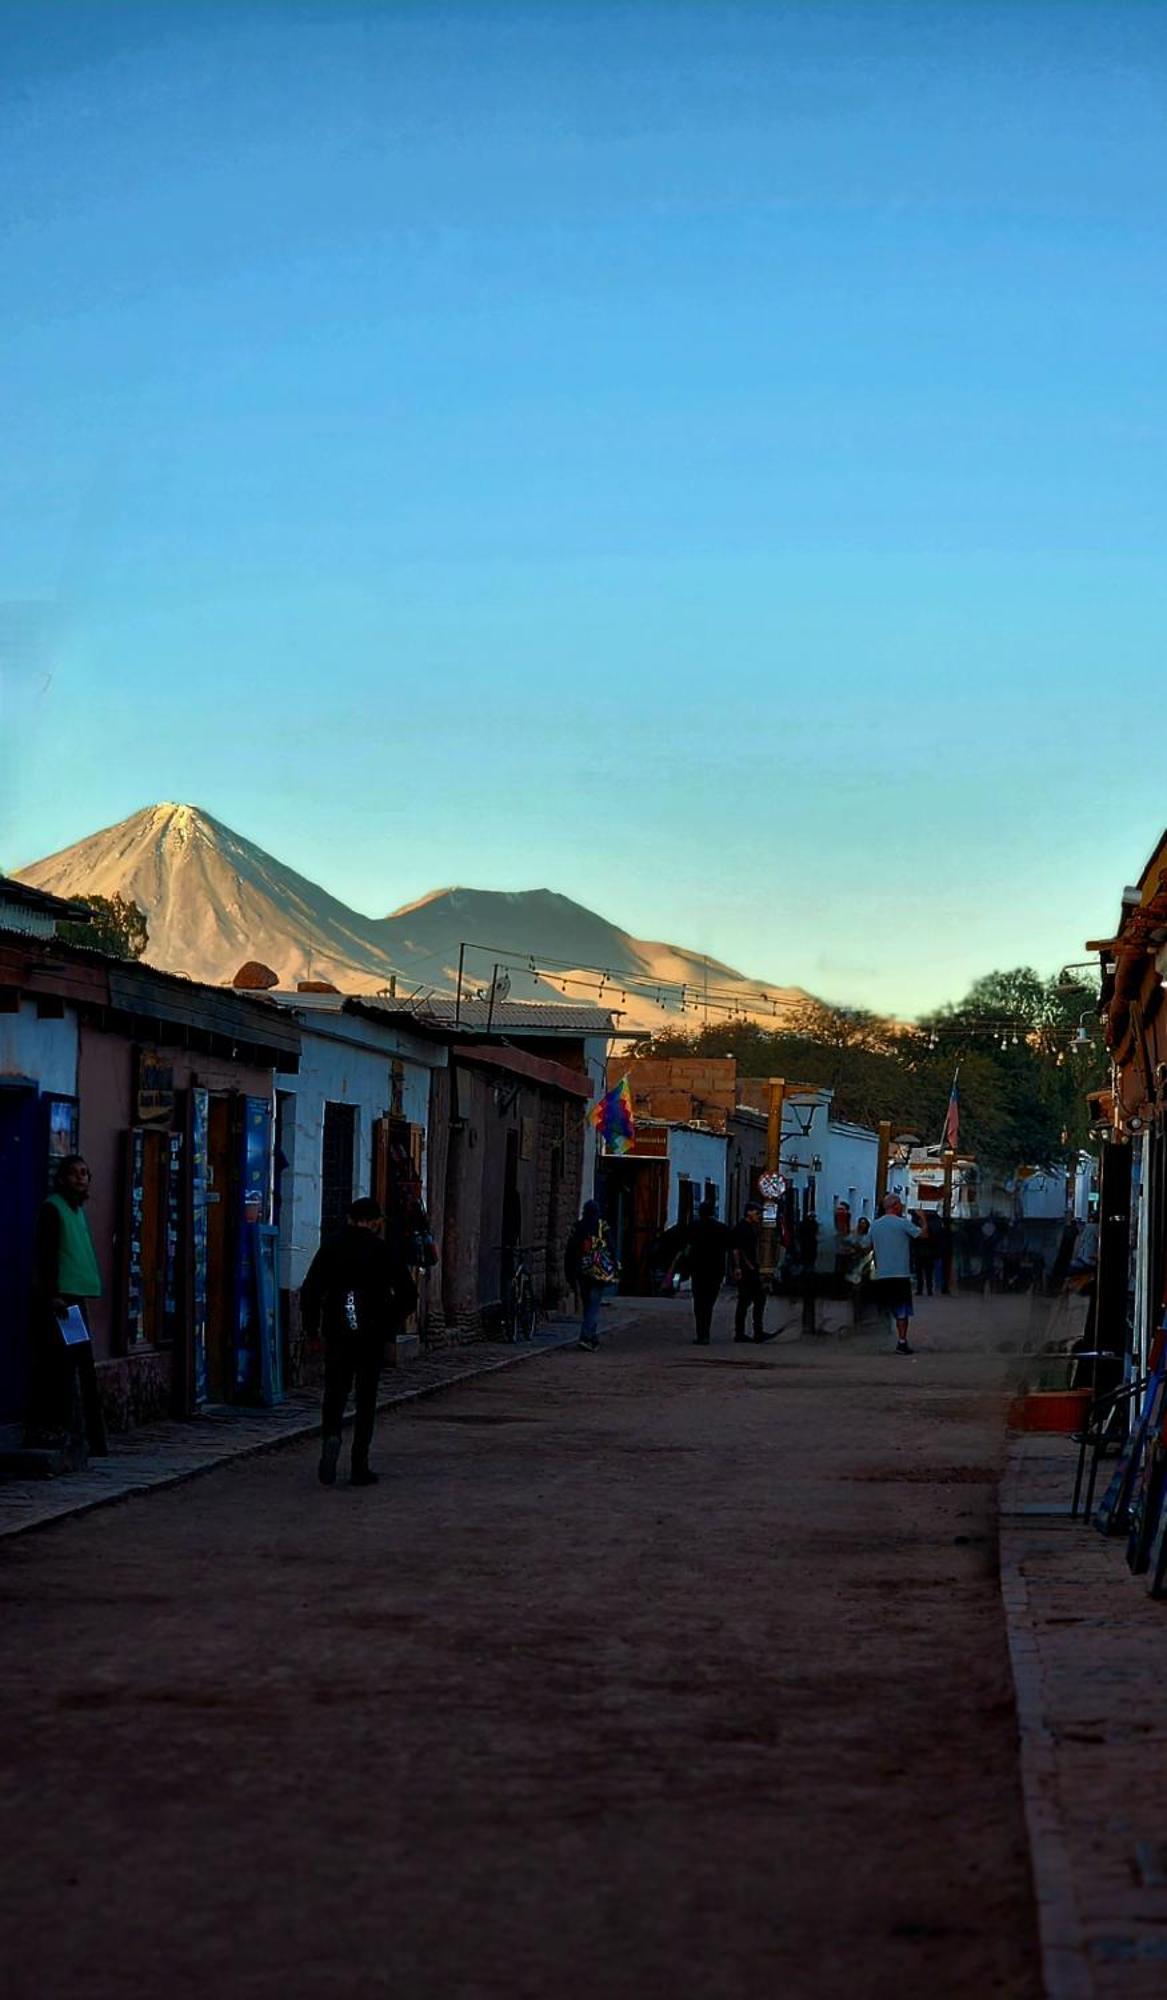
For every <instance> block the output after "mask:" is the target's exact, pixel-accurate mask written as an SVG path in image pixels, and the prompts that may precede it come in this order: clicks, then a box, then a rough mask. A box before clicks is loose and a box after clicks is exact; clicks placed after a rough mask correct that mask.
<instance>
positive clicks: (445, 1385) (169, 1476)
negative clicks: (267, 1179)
mask: <svg viewBox="0 0 1167 2000" xmlns="http://www.w3.org/2000/svg"><path fill="white" fill-rule="evenodd" d="M631 1317H632V1315H631V1314H626V1313H625V1314H621V1315H620V1317H619V1318H618V1319H615V1320H606V1321H605V1323H604V1332H605V1333H606V1334H607V1333H616V1332H619V1331H620V1329H621V1328H622V1327H623V1326H626V1325H627V1324H628V1322H629V1320H630V1319H631ZM578 1338H579V1332H578V1327H577V1325H576V1324H575V1322H574V1321H573V1323H572V1325H571V1327H570V1328H567V1327H564V1328H563V1329H562V1331H556V1332H553V1333H552V1334H550V1335H549V1336H546V1337H544V1338H542V1339H536V1340H532V1341H529V1342H523V1343H521V1344H520V1345H517V1346H516V1348H515V1350H514V1352H513V1353H508V1354H501V1355H500V1354H498V1353H496V1352H492V1353H491V1354H490V1356H489V1357H488V1358H484V1359H483V1360H482V1361H480V1362H479V1363H478V1364H477V1365H474V1366H470V1367H460V1368H457V1369H455V1370H454V1371H453V1372H451V1373H450V1374H448V1375H442V1376H441V1377H440V1379H439V1380H437V1381H431V1382H418V1383H415V1384H414V1385H412V1386H409V1385H407V1384H403V1385H402V1387H401V1388H399V1389H391V1390H389V1391H388V1392H387V1393H386V1394H384V1395H382V1396H381V1397H380V1398H379V1399H378V1402H377V1412H378V1415H380V1414H381V1413H382V1412H384V1411H386V1410H393V1409H398V1408H401V1407H403V1406H406V1405H408V1404H410V1403H416V1402H420V1401H422V1400H423V1399H424V1398H426V1397H429V1396H437V1395H440V1394H441V1393H442V1391H443V1390H445V1389H456V1388H460V1387H461V1385H462V1384H463V1383H464V1382H470V1381H473V1380H474V1379H475V1378H476V1377H478V1376H481V1375H491V1374H496V1373H497V1372H498V1371H499V1370H500V1369H503V1368H513V1367H515V1366H517V1364H518V1363H519V1362H521V1361H533V1360H535V1359H536V1357H537V1356H539V1355H542V1354H558V1353H562V1351H563V1350H564V1349H565V1348H572V1347H574V1346H575V1345H576V1342H577V1340H578ZM352 1421H353V1418H352V1413H351V1412H349V1413H348V1414H347V1415H346V1416H345V1420H344V1422H345V1428H346V1429H347V1428H348V1427H349V1426H350V1425H351V1424H352ZM319 1435H320V1416H319V1412H318V1411H317V1412H316V1413H315V1414H314V1415H313V1416H311V1417H305V1418H304V1419H303V1421H302V1422H300V1423H295V1424H289V1425H288V1426H287V1428H285V1429H281V1430H278V1431H275V1432H273V1433H272V1435H271V1436H268V1437H251V1438H247V1439H236V1440H235V1441H234V1442H231V1441H230V1437H229V1432H228V1433H227V1435H226V1436H225V1437H224V1441H223V1442H224V1446H225V1449H223V1450H222V1451H219V1452H208V1453H207V1455H206V1456H205V1457H204V1458H202V1459H201V1460H200V1461H199V1462H198V1463H195V1464H191V1463H186V1464H179V1465H175V1466H173V1467H171V1468H169V1469H165V1468H163V1469H158V1470H155V1471H152V1472H151V1473H150V1474H149V1475H148V1476H147V1477H145V1478H143V1477H141V1476H140V1475H139V1476H138V1477H136V1478H135V1476H134V1474H133V1472H132V1471H130V1470H128V1469H127V1473H126V1477H125V1478H124V1479H123V1480H121V1481H118V1482H117V1483H114V1482H113V1481H111V1483H110V1486H109V1489H108V1491H105V1492H99V1493H94V1492H89V1493H85V1494H80V1493H79V1494H78V1495H77V1497H76V1499H73V1500H70V1499H69V1498H68V1497H67V1496H66V1498H65V1504H64V1505H62V1506H59V1507H54V1508H53V1510H52V1511H51V1512H48V1511H45V1512H42V1513H38V1514H36V1515H34V1516H33V1517H31V1518H30V1519H28V1520H19V1519H18V1520H14V1521H3V1522H0V1541H10V1540H12V1539H13V1538H14V1537H15V1536H17V1535H31V1534H35V1533H36V1532H37V1531H38V1530H40V1529H43V1528H54V1527H56V1526H57V1524H58V1523H59V1522H61V1521H75V1520H77V1519H78V1518H79V1517H80V1516H81V1515H83V1514H91V1513H93V1512H94V1511H95V1510H96V1509H97V1508H99V1507H112V1506H115V1505H116V1504H118V1503H119V1502H120V1501H123V1500H132V1499H137V1498H139V1497H141V1496H144V1495H146V1494H150V1493H161V1492H165V1491H168V1490H169V1489H171V1488H173V1487H175V1486H185V1485H188V1484H189V1483H190V1482H191V1481H192V1480H195V1479H201V1478H202V1477H203V1476H204V1475H205V1474H207V1473H210V1472H217V1471H219V1470H221V1468H222V1467H223V1466H225V1465H237V1464H238V1463H239V1462H240V1461H241V1460H242V1459H245V1458H258V1457H259V1456H260V1455H261V1454H262V1453H264V1452H272V1451H279V1450H281V1449H282V1447H283V1446H284V1445H288V1444H300V1443H303V1441H304V1439H305V1438H311V1437H319ZM40 1483H41V1482H38V1484H40ZM63 1483H64V1481H62V1484H63ZM0 1492H2V1488H0ZM46 1497H47V1496H46Z"/></svg>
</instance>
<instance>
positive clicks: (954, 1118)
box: [940, 1069, 960, 1153]
mask: <svg viewBox="0 0 1167 2000" xmlns="http://www.w3.org/2000/svg"><path fill="white" fill-rule="evenodd" d="M959 1075H960V1071H959V1069H958V1070H957V1072H956V1076H954V1077H953V1079H952V1089H951V1091H950V1092H949V1096H948V1110H947V1111H946V1113H945V1115H944V1137H943V1138H942V1140H941V1141H940V1144H941V1145H942V1147H943V1148H944V1151H945V1152H946V1153H955V1152H957V1151H958V1150H959V1147H960V1086H959V1084H958V1082H957V1077H959Z"/></svg>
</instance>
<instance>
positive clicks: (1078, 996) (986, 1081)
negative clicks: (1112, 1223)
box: [637, 966, 1106, 1178]
mask: <svg viewBox="0 0 1167 2000" xmlns="http://www.w3.org/2000/svg"><path fill="white" fill-rule="evenodd" d="M1096 1001H1097V989H1096V988H1092V987H1090V986H1089V985H1081V984H1074V983H1072V982H1070V981H1068V980H1065V981H1055V980H1048V979H1043V978H1042V977H1041V975H1040V974H1039V973H1037V972H1034V971H1033V970H1032V968H1030V967H1028V966H1019V967H1017V968H1015V969H1014V970H1013V971H1009V972H990V973H987V974H986V975H985V977H984V978H982V979H978V980H975V981H974V982H973V984H972V986H971V987H970V988H969V990H968V992H967V993H966V994H965V997H964V999H963V1000H961V1001H959V1002H957V1003H955V1004H953V1005H950V1006H947V1007H941V1008H939V1009H938V1010H937V1012H936V1013H934V1014H931V1015H928V1016H926V1017H925V1018H924V1019H923V1020H922V1021H920V1022H918V1023H917V1024H916V1025H915V1026H912V1027H906V1026H904V1025H903V1024H902V1023H899V1022H894V1021H882V1020H880V1019H879V1018H878V1017H877V1016H875V1015H873V1014H866V1013H864V1012H862V1010H860V1009H857V1008H849V1007H828V1006H826V1005H825V1004H824V1003H823V1002H822V1001H819V1000H807V1001H805V1002H804V1003H802V1004H801V1005H800V1006H799V1007H797V1008H796V1009H795V1010H793V1011H792V1012H791V1013H790V1014H789V1015H788V1016H787V1017H786V1018H785V1019H784V1021H783V1023H782V1026H781V1027H778V1028H774V1029H769V1028H763V1027H761V1026H759V1025H758V1024H757V1023H756V1022H753V1021H739V1020H733V1021H729V1022H726V1023H724V1024H723V1025H720V1026H709V1027H704V1028H701V1029H699V1030H697V1031H696V1032H694V1033H685V1032H684V1031H683V1030H681V1029H679V1028H674V1029H668V1030H666V1031H665V1032H664V1033H663V1034H660V1035H658V1036H656V1037H655V1038H654V1039H653V1040H651V1041H649V1042H646V1043H644V1044H642V1045H641V1047H640V1048H639V1049H638V1051H637V1053H639V1054H653V1055H661V1056H668V1055H695V1056H727V1055H729V1056H734V1057H735V1058H736V1060H737V1065H738V1071H739V1073H740V1074H741V1075H742V1076H784V1077H786V1079H787V1080H788V1081H789V1082H798V1083H810V1084H817V1085H819V1086H820V1087H823V1088H826V1089H829V1090H832V1091H833V1092H834V1098H833V1103H832V1109H833V1112H834V1115H835V1116H836V1117H838V1118H846V1119H853V1120H854V1121H855V1122H856V1123H857V1124H861V1125H878V1124H879V1123H880V1121H881V1120H882V1119H885V1118H886V1119H888V1120H890V1122H891V1126H892V1130H893V1132H915V1133H918V1134H919V1136H920V1138H921V1139H922V1140H923V1141H924V1143H925V1144H928V1145H936V1144H938V1143H939V1140H940V1137H941V1134H942V1132H943V1130H944V1116H945V1110H946V1107H947V1104H948V1097H949V1092H950V1090H951V1088H952V1078H953V1072H954V1070H955V1069H956V1068H957V1067H958V1066H959V1068H960V1099H961V1123H960V1137H961V1148H962V1150H965V1149H967V1150H968V1151H969V1152H970V1153H974V1154H975V1155H976V1157H977V1159H978V1160H979V1161H980V1162H981V1164H982V1165H983V1166H984V1168H985V1169H986V1170H987V1171H988V1172H990V1173H993V1174H998V1175H1001V1176H1003V1177H1005V1178H1008V1177H1009V1176H1011V1175H1012V1174H1014V1173H1015V1172H1016V1170H1017V1168H1018V1167H1020V1166H1038V1167H1040V1166H1048V1167H1055V1166H1058V1165H1062V1164H1065V1163H1067V1162H1068V1161H1069V1160H1070V1159H1071V1158H1072V1157H1073V1156H1074V1154H1076V1153H1077V1152H1078V1151H1079V1150H1080V1149H1081V1148H1082V1147H1083V1146H1085V1145H1086V1144H1087V1142H1088V1122H1089V1121H1088V1116H1087V1106H1086V1092H1087V1091H1088V1090H1091V1089H1094V1088H1096V1087H1097V1086H1098V1085H1099V1084H1101V1083H1103V1082H1104V1081H1105V1075H1106V1065H1105V1052H1104V1050H1103V1049H1102V1047H1101V1042H1100V1041H1099V1040H1095V1041H1093V1042H1085V1041H1084V1042H1082V1043H1079V1042H1078V1039H1077V1035H1078V1027H1079V1022H1080V1021H1081V1020H1082V1017H1083V1016H1084V1015H1085V1016H1089V1015H1090V1014H1091V1013H1092V1011H1093V1008H1094V1005H1095V1004H1096Z"/></svg>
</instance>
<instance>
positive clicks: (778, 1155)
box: [758, 1076, 786, 1278]
mask: <svg viewBox="0 0 1167 2000" xmlns="http://www.w3.org/2000/svg"><path fill="white" fill-rule="evenodd" d="M785 1096H786V1079H785V1077H781V1076H772V1077H771V1078H770V1092H769V1106H768V1112H767V1117H766V1172H767V1173H768V1174H777V1173H780V1172H781V1170H782V1105H783V1101H784V1099H785ZM777 1235H778V1232H777V1230H776V1229H775V1227H774V1224H773V1223H772V1222H766V1223H763V1225H762V1234H761V1238H760V1248H759V1259H758V1261H759V1265H760V1268H761V1270H762V1273H763V1275H764V1276H765V1277H767V1278H769V1277H770V1276H771V1275H772V1274H773V1270H774V1249H775V1243H776V1241H777Z"/></svg>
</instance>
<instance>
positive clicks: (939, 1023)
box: [919, 966, 1106, 1176]
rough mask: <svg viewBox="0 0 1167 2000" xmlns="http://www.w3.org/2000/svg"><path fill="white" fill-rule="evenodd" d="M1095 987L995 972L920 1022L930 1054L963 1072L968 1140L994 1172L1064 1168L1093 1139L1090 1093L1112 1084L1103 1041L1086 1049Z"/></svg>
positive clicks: (1024, 971)
mask: <svg viewBox="0 0 1167 2000" xmlns="http://www.w3.org/2000/svg"><path fill="white" fill-rule="evenodd" d="M1096 1000H1097V989H1096V988H1092V987H1090V986H1088V985H1084V984H1080V983H1074V982H1071V981H1057V980H1052V979H1042V978H1041V976H1040V974H1039V973H1036V972H1034V971H1033V969H1032V967H1030V966H1018V967H1016V968H1015V969H1014V970H1013V971H1011V972H991V973H987V974H986V975H985V977H984V978H983V979H978V980H975V981H974V982H973V984H972V986H971V987H970V988H969V990H968V992H967V993H966V995H965V997H964V999H963V1000H961V1001H959V1002H958V1003H957V1004H956V1005H955V1006H949V1007H942V1008H940V1009H939V1010H938V1011H937V1012H936V1013H935V1014H932V1015H929V1016H927V1017H926V1018H925V1019H924V1020H922V1021H921V1022H920V1024H919V1027H920V1031H921V1033H922V1034H923V1035H925V1036H926V1037H927V1038H928V1045H929V1049H930V1054H931V1059H932V1061H933V1062H934V1061H935V1060H936V1057H937V1055H938V1054H939V1053H940V1052H942V1055H940V1059H941V1060H942V1061H943V1063H944V1065H945V1067H946V1068H948V1069H949V1071H950V1073H951V1071H952V1069H954V1068H955V1067H956V1066H957V1064H959V1066H960V1072H961V1140H962V1144H967V1145H968V1147H969V1150H970V1151H971V1152H975V1153H976V1155H977V1158H978V1159H979V1160H982V1161H983V1162H984V1164H985V1165H986V1166H987V1167H989V1168H990V1169H992V1170H993V1171H995V1172H997V1173H999V1174H1002V1175H1005V1176H1007V1175H1010V1174H1012V1173H1014V1172H1015V1171H1016V1169H1017V1168H1018V1167H1019V1166H1036V1167H1045V1166H1049V1167H1052V1166H1058V1165H1064V1164H1066V1163H1067V1161H1068V1160H1069V1159H1070V1158H1071V1157H1072V1156H1073V1155H1074V1154H1075V1153H1076V1152H1078V1151H1079V1149H1080V1148H1081V1147H1082V1146H1083V1145H1084V1144H1085V1143H1086V1139H1087V1126H1088V1119H1087V1111H1086V1101H1085V1099H1086V1092H1087V1091H1088V1090H1091V1089H1093V1088H1096V1087H1097V1086H1098V1085H1100V1084H1101V1083H1102V1082H1104V1081H1105V1074H1106V1067H1105V1056H1104V1052H1103V1050H1102V1048H1101V1044H1100V1043H1093V1042H1087V1043H1085V1044H1084V1045H1079V1044H1078V1041H1077V1031H1078V1027H1079V1022H1080V1021H1081V1020H1082V1017H1083V1016H1084V1015H1089V1014H1090V1013H1092V1012H1093V1007H1094V1005H1095V1004H1096Z"/></svg>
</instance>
